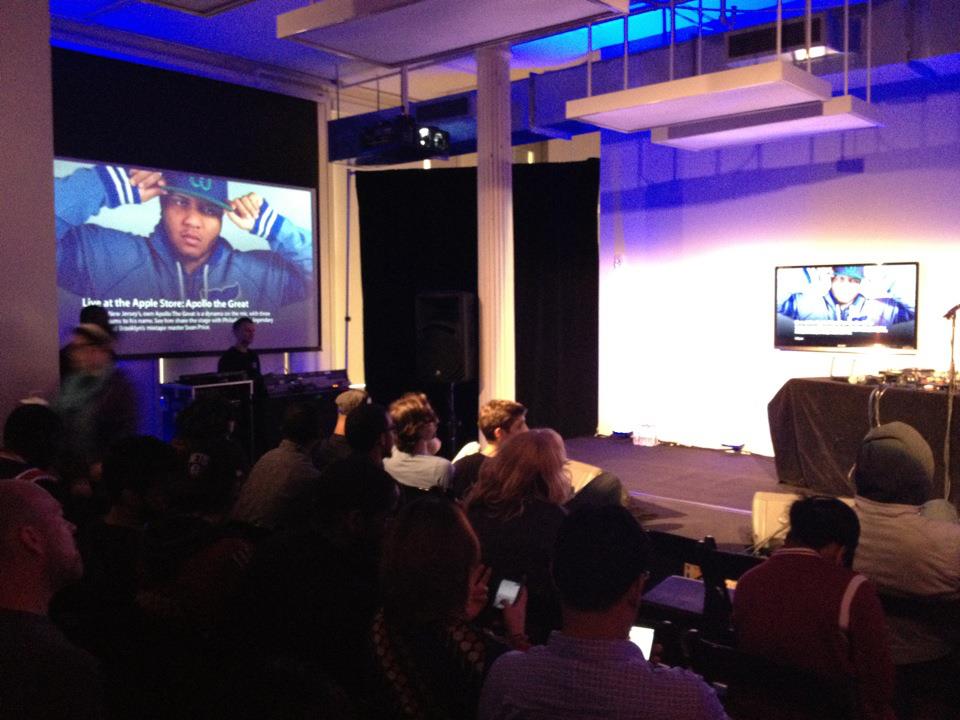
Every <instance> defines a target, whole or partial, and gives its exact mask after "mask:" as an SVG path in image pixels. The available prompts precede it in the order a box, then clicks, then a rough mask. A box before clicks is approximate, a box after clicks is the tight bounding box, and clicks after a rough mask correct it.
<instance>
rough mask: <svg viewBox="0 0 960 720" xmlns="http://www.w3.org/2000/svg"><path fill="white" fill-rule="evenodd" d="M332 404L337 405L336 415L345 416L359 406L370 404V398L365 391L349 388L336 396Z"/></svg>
mask: <svg viewBox="0 0 960 720" xmlns="http://www.w3.org/2000/svg"><path fill="white" fill-rule="evenodd" d="M334 402H335V403H336V404H337V414H338V415H344V416H346V415H349V414H350V413H351V412H352V411H353V410H355V409H356V408H358V407H360V406H361V405H363V404H365V403H368V402H370V396H369V395H368V394H367V391H366V390H360V389H357V388H350V389H349V390H344V391H343V392H342V393H340V394H339V395H337V399H336V400H334Z"/></svg>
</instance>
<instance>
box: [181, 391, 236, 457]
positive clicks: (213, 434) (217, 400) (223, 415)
mask: <svg viewBox="0 0 960 720" xmlns="http://www.w3.org/2000/svg"><path fill="white" fill-rule="evenodd" d="M236 419H237V418H236V412H235V411H234V409H233V406H232V405H231V404H230V403H229V402H227V401H226V400H224V399H223V398H222V397H216V396H213V395H207V396H203V397H199V398H197V399H196V400H194V401H193V402H192V403H190V404H189V405H187V406H186V407H185V408H184V409H183V410H182V411H180V413H179V414H178V415H177V420H176V426H177V436H178V437H179V438H181V439H182V440H184V441H186V443H187V445H188V446H190V445H198V444H202V443H204V442H206V441H207V440H211V439H214V438H217V439H219V438H224V437H226V436H228V435H229V434H230V432H231V430H232V428H233V424H234V423H235V422H236Z"/></svg>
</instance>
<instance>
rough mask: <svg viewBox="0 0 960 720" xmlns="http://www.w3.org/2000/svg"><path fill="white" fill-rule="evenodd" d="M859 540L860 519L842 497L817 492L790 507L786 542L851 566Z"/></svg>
mask: <svg viewBox="0 0 960 720" xmlns="http://www.w3.org/2000/svg"><path fill="white" fill-rule="evenodd" d="M859 543H860V521H859V520H858V519H857V514H856V513H855V512H854V511H853V508H851V507H850V506H849V505H847V504H846V503H845V502H843V501H842V500H838V499H837V498H834V497H827V496H825V495H816V496H814V497H808V498H803V499H801V500H797V501H796V502H794V503H793V505H791V506H790V531H789V532H788V533H787V544H789V545H791V546H794V547H796V546H800V547H807V548H811V549H813V550H816V551H817V552H820V553H821V554H823V555H824V556H825V557H829V558H830V559H832V560H834V561H836V562H837V563H838V564H843V565H845V566H846V567H851V566H852V565H853V555H854V553H855V552H856V551H857V545H858V544H859Z"/></svg>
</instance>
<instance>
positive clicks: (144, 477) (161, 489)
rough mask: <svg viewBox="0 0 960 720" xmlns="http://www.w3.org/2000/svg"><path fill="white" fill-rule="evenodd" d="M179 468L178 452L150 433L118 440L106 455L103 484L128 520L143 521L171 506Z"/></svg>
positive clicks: (115, 504)
mask: <svg viewBox="0 0 960 720" xmlns="http://www.w3.org/2000/svg"><path fill="white" fill-rule="evenodd" d="M176 471H177V453H176V451H175V450H174V449H173V448H172V447H171V446H170V445H168V444H167V443H165V442H163V441H162V440H158V439H157V438H155V437H152V436H150V435H133V436H131V437H128V438H124V439H122V440H119V441H117V442H116V443H114V445H112V446H111V447H110V449H109V450H108V451H107V454H106V456H105V457H104V459H103V477H102V480H103V485H104V487H105V488H106V490H107V493H108V495H109V497H110V500H111V502H112V504H113V506H114V508H115V510H114V511H113V512H118V511H120V510H121V509H122V511H123V512H124V518H123V519H124V520H125V521H129V522H133V523H138V524H142V523H143V522H146V521H147V520H150V519H152V518H154V517H156V516H157V515H159V514H160V513H162V512H163V511H164V510H166V507H167V490H168V488H169V486H170V483H171V482H172V481H173V478H174V476H175V474H176Z"/></svg>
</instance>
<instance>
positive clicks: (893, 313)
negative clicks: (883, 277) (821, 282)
mask: <svg viewBox="0 0 960 720" xmlns="http://www.w3.org/2000/svg"><path fill="white" fill-rule="evenodd" d="M862 283H863V266H862V265H837V266H834V267H833V271H832V274H831V278H830V289H829V290H828V291H827V292H826V293H825V294H823V295H815V294H811V293H804V292H797V293H793V294H792V295H791V296H790V297H788V298H787V299H786V300H784V301H783V302H782V303H781V304H780V307H779V308H778V309H777V312H779V313H780V314H781V315H785V316H786V317H788V318H791V319H793V320H840V321H846V322H855V323H862V324H864V325H870V326H874V327H876V326H881V327H889V326H890V325H895V324H896V323H901V322H909V321H911V320H913V319H914V311H913V309H912V308H911V307H909V306H908V305H906V304H904V303H902V302H900V301H899V300H896V299H894V298H889V297H875V298H868V297H866V296H865V295H863V294H862V293H861V292H860V288H861V284H862Z"/></svg>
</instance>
